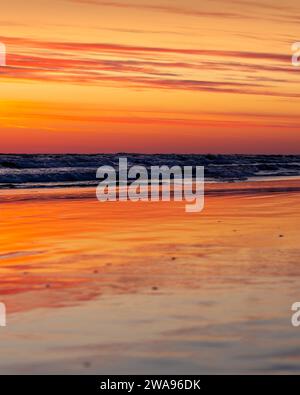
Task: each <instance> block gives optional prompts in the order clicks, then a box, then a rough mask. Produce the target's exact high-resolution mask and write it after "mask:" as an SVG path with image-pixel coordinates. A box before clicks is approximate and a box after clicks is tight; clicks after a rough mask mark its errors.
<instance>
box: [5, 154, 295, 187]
mask: <svg viewBox="0 0 300 395" xmlns="http://www.w3.org/2000/svg"><path fill="white" fill-rule="evenodd" d="M120 157H126V158H127V159H128V166H132V165H143V166H146V167H147V168H150V166H162V165H167V166H176V165H178V166H204V167H205V177H206V180H212V181H214V180H215V181H242V180H248V179H251V178H253V177H288V176H299V175H300V156H297V155H296V156H295V155H212V154H209V155H196V154H154V155H150V154H127V153H119V154H90V155H88V154H40V155H33V154H30V155H12V154H10V155H7V154H2V155H0V187H1V188H34V187H55V186H59V187H69V186H89V185H93V184H96V183H97V180H96V171H97V168H98V167H100V166H103V165H106V166H112V167H114V168H116V169H117V167H118V161H119V158H120Z"/></svg>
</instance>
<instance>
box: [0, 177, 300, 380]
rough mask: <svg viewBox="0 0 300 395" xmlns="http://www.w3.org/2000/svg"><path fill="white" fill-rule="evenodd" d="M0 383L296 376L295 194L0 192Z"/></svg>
mask: <svg viewBox="0 0 300 395" xmlns="http://www.w3.org/2000/svg"><path fill="white" fill-rule="evenodd" d="M0 201H1V204H0V226H1V230H2V231H1V234H0V282H1V288H0V302H3V303H5V305H6V308H7V326H6V327H1V328H0V349H1V359H0V373H2V374H16V373H20V374H49V373H51V374H176V373H178V372H180V374H205V373H208V374H213V373H216V374H217V373H221V374H229V373H238V374H242V373H245V374H252V373H271V374H273V373H280V374H282V373H283V374H285V373H292V374H293V373H298V372H299V369H300V340H299V339H300V338H299V334H300V332H299V330H300V329H299V328H295V327H293V326H292V324H291V316H292V312H291V306H292V304H293V303H294V302H296V301H298V300H299V296H300V295H299V281H300V266H299V249H300V247H299V245H300V236H299V223H300V180H299V179H293V180H289V179H286V180H280V181H276V180H273V181H253V182H238V183H220V184H212V185H207V187H206V197H205V209H204V211H203V212H201V213H186V212H185V210H184V205H185V202H172V201H171V202H105V203H100V202H98V201H97V199H96V196H95V188H52V189H38V188H35V189H32V190H30V189H28V190H2V191H0Z"/></svg>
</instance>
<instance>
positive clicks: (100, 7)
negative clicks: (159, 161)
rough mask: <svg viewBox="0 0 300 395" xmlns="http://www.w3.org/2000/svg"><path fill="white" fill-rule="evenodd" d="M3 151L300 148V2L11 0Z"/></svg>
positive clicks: (1, 83) (0, 89)
mask: <svg viewBox="0 0 300 395" xmlns="http://www.w3.org/2000/svg"><path fill="white" fill-rule="evenodd" d="M0 7H1V8H0V11H1V12H0V43H3V44H4V45H5V46H6V52H7V54H6V66H5V67H3V66H2V67H0V141H1V143H0V152H2V153H73V152H78V153H96V152H103V153H104V152H145V153H173V152H178V153H253V154H255V153H266V154H270V153H276V154H277V153H282V154H288V153H290V154H293V153H295V154H297V153H298V154H300V113H299V108H300V67H295V66H293V65H292V63H291V56H292V51H291V45H292V44H293V43H294V42H296V41H300V23H299V21H300V3H299V0H286V1H284V2H283V1H281V0H280V1H279V0H259V1H258V0H253V1H252V0H245V1H244V0H202V1H196V0H112V1H110V0H106V1H102V0H60V1H58V0H52V1H49V0H27V1H26V2H24V1H23V0H22V1H21V0H10V1H7V2H1V6H0Z"/></svg>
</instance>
